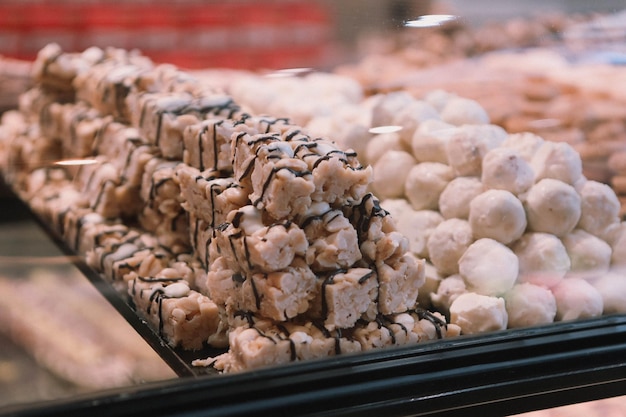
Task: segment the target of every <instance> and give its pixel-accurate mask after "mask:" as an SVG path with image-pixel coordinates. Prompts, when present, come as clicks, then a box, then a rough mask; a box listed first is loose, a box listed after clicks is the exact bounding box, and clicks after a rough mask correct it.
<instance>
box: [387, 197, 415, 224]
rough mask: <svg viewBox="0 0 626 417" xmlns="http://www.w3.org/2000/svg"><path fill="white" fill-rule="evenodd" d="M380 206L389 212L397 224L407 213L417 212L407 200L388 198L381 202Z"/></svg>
mask: <svg viewBox="0 0 626 417" xmlns="http://www.w3.org/2000/svg"><path fill="white" fill-rule="evenodd" d="M380 206H381V207H382V208H383V209H385V210H386V211H388V212H389V214H390V215H391V217H392V218H393V219H394V221H395V222H396V223H398V219H400V217H402V216H404V215H405V214H406V213H410V212H412V211H415V210H413V207H411V204H410V203H409V202H408V201H406V199H405V198H388V199H386V200H381V201H380Z"/></svg>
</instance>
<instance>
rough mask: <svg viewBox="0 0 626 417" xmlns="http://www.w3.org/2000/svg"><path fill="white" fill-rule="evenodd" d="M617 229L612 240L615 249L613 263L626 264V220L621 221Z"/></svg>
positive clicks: (617, 264) (616, 264) (612, 256)
mask: <svg viewBox="0 0 626 417" xmlns="http://www.w3.org/2000/svg"><path fill="white" fill-rule="evenodd" d="M615 229H616V230H615V233H614V234H613V236H612V237H611V240H610V245H611V248H612V250H613V253H612V254H611V265H613V266H626V222H622V223H620V227H616V228H615Z"/></svg>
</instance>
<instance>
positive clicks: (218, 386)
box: [0, 197, 626, 416]
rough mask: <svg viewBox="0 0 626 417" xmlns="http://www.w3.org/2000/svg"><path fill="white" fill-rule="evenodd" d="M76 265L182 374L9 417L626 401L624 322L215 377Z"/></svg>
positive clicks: (7, 205)
mask: <svg viewBox="0 0 626 417" xmlns="http://www.w3.org/2000/svg"><path fill="white" fill-rule="evenodd" d="M2 208H3V210H2V211H1V214H0V217H2V219H0V220H2V221H11V219H12V217H11V216H17V217H24V216H26V217H27V218H32V220H33V221H36V220H35V219H34V217H32V215H31V214H30V213H29V212H28V209H27V208H26V207H25V206H24V205H23V204H21V203H20V202H19V201H16V200H15V199H12V198H10V197H9V198H2ZM42 227H44V228H45V226H44V225H42ZM51 238H53V239H55V241H56V243H57V244H58V245H59V247H60V248H62V250H64V251H66V252H67V253H68V254H69V253H70V252H69V251H68V250H67V248H66V247H65V245H64V244H63V242H61V241H59V240H58V239H56V238H55V237H54V235H51ZM75 258H76V257H72V259H75ZM76 263H77V266H78V267H79V268H80V269H81V271H83V273H84V274H85V275H86V276H87V277H88V278H89V279H90V280H91V282H93V283H94V285H96V287H97V288H98V289H99V290H100V291H101V292H102V293H103V294H104V295H105V296H106V298H107V299H108V300H109V301H110V302H111V303H112V304H113V305H114V306H115V307H116V308H117V309H118V311H120V313H121V314H122V315H123V316H124V317H125V318H126V319H127V320H128V321H129V322H130V323H131V325H133V327H134V328H135V329H136V330H137V331H138V332H139V333H140V334H141V335H142V336H143V337H144V338H145V339H146V340H147V341H148V343H150V345H151V346H152V347H153V348H154V349H155V350H156V351H157V352H158V353H159V355H161V357H162V358H163V359H164V360H165V361H166V362H167V363H168V364H169V365H170V366H171V367H172V369H174V370H175V371H176V372H177V373H178V374H179V375H181V378H177V379H173V380H167V381H162V382H157V383H150V384H144V385H138V386H134V387H130V388H123V389H116V390H107V391H101V392H98V393H97V394H90V395H85V396H79V397H74V398H72V399H63V400H56V401H51V402H41V403H36V404H31V405H15V406H10V407H8V408H4V409H0V415H10V416H57V415H58V416H61V415H63V416H66V415H90V416H98V415H103V416H105V415H106V416H127V415H128V416H130V415H132V416H135V415H148V414H150V415H153V416H176V415H180V416H183V415H184V416H198V415H210V416H247V415H285V416H313V415H319V416H357V415H358V416H380V415H385V416H435V415H437V416H456V415H465V414H467V413H470V415H480V416H502V415H510V414H516V413H520V412H525V411H531V410H536V409H543V408H549V407H555V406H559V405H564V404H570V403H575V402H582V401H587V400H594V399H601V398H606V397H611V396H617V395H623V394H626V315H615V316H605V317H601V318H597V319H591V320H583V321H576V322H566V323H556V324H552V325H549V326H543V327H536V328H531V329H523V330H507V331H503V332H497V333H490V334H485V335H481V336H475V337H469V336H465V337H459V338H455V339H448V340H441V341H434V342H427V343H422V344H418V345H415V346H409V347H403V348H394V349H386V350H380V351H374V352H368V353H362V354H358V355H342V356H338V357H332V358H328V359H324V360H315V361H310V362H305V363H297V364H291V365H285V366H279V367H272V368H268V369H262V370H257V371H249V372H245V373H241V374H233V375H216V374H213V375H206V374H204V372H202V371H199V369H198V368H194V367H192V366H191V365H190V361H191V359H193V358H194V357H199V356H200V357H201V356H202V354H205V353H206V352H196V353H192V354H189V353H185V352H180V351H177V350H175V349H171V348H170V347H168V346H167V345H166V344H165V343H163V342H162V341H161V339H160V338H159V337H158V335H157V334H155V333H154V332H153V331H152V330H151V329H150V328H149V327H148V326H147V325H146V323H145V322H143V321H142V320H141V319H139V318H138V317H137V315H136V314H135V312H134V311H133V310H132V308H131V307H130V306H129V305H128V304H127V303H126V302H125V301H124V300H123V298H122V297H120V296H119V295H118V294H117V293H116V292H115V291H114V290H113V289H112V288H111V287H110V285H108V283H106V282H105V281H104V280H103V279H102V278H100V276H99V275H98V274H96V273H94V272H93V271H92V270H91V269H89V268H88V267H87V266H86V265H84V264H83V263H81V262H80V260H77V261H76Z"/></svg>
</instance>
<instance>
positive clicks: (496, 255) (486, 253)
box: [459, 239, 519, 296]
mask: <svg viewBox="0 0 626 417" xmlns="http://www.w3.org/2000/svg"><path fill="white" fill-rule="evenodd" d="M459 273H460V274H461V276H462V277H463V279H464V280H465V283H466V284H467V287H468V288H469V290H470V291H474V292H476V293H478V294H483V295H492V296H495V295H502V294H504V293H505V292H507V291H508V290H510V289H511V288H513V285H515V281H516V280H517V276H518V274H519V261H518V259H517V256H516V255H515V253H513V251H512V250H511V249H509V248H508V247H506V246H504V245H503V244H502V243H500V242H498V241H496V240H493V239H478V240H477V241H476V242H474V243H472V244H471V245H470V246H469V247H468V248H467V250H466V251H465V253H464V254H463V256H461V258H460V259H459Z"/></svg>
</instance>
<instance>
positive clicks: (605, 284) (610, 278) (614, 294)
mask: <svg viewBox="0 0 626 417" xmlns="http://www.w3.org/2000/svg"><path fill="white" fill-rule="evenodd" d="M591 284H592V285H593V287H594V288H595V289H596V290H598V292H599V293H600V295H601V296H602V302H603V305H604V309H603V311H602V312H603V314H615V313H626V271H625V270H621V271H618V270H616V271H611V272H609V273H608V274H606V275H604V276H603V277H602V278H599V279H597V280H595V281H593V282H592V283H591Z"/></svg>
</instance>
